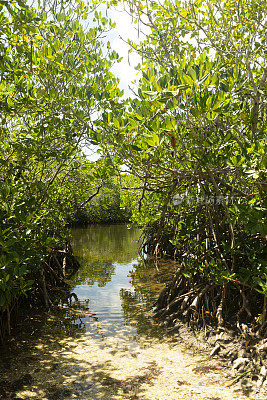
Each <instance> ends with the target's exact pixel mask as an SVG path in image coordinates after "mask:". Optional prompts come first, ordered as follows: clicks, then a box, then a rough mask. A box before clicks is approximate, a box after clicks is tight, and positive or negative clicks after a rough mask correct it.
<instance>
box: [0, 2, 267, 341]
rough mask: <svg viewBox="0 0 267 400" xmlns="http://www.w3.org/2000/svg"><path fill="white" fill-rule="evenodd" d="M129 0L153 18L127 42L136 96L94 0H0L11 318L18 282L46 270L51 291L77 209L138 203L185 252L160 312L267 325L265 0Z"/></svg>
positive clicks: (156, 231) (121, 216)
mask: <svg viewBox="0 0 267 400" xmlns="http://www.w3.org/2000/svg"><path fill="white" fill-rule="evenodd" d="M112 3H113V4H115V3H117V2H116V1H113V2H112ZM123 3H125V6H126V7H127V10H128V12H129V13H130V14H131V15H132V16H133V20H134V21H135V23H136V24H137V26H138V27H139V28H138V29H139V30H141V31H142V29H143V27H144V26H145V27H146V31H147V32H149V33H148V34H147V36H146V37H145V39H144V40H143V41H142V42H141V43H140V44H135V43H133V42H129V46H130V49H131V51H136V52H138V53H139V54H141V56H142V65H139V66H138V67H137V69H139V70H140V71H141V72H142V78H141V79H140V82H139V88H138V95H137V96H136V97H135V98H132V99H128V100H121V99H120V98H121V95H122V92H121V91H120V90H119V89H118V78H116V77H114V75H113V74H112V73H111V72H110V68H111V66H112V65H113V63H114V62H117V61H119V56H118V54H117V53H116V52H115V51H114V50H112V49H111V48H110V44H109V43H108V42H107V41H106V40H105V41H104V42H105V43H106V44H105V43H104V42H103V40H102V37H103V35H104V33H105V31H107V30H109V29H111V28H112V27H113V26H114V25H113V24H112V23H111V21H109V19H108V18H106V17H104V16H103V15H102V14H101V12H100V11H99V9H98V8H97V4H96V2H94V1H92V2H91V3H90V5H89V6H87V5H85V4H84V2H83V1H80V0H75V1H68V0H66V1H63V0H62V1H61V2H56V1H55V2H51V4H50V2H44V5H43V6H41V5H39V6H38V8H37V9H34V8H33V7H30V6H27V5H26V3H25V2H24V1H23V0H12V1H4V0H0V38H1V39H0V51H1V59H0V68H1V82H0V90H1V103H0V107H1V117H0V118H1V127H0V129H1V130H0V149H1V150H0V196H1V203H0V308H1V313H2V316H4V319H6V320H7V321H8V324H7V329H9V330H10V313H11V311H12V309H13V308H14V307H15V305H16V304H17V302H18V301H19V299H20V297H22V296H25V295H26V294H27V293H29V291H30V290H32V288H33V287H38V286H40V290H41V292H42V293H43V294H44V292H45V285H46V277H47V275H49V273H48V272H47V271H46V266H47V262H46V261H47V257H48V259H50V260H51V253H53V252H55V251H58V250H59V249H61V251H62V249H63V248H64V249H65V251H67V247H66V242H67V240H68V229H67V224H68V223H69V222H70V221H75V220H76V221H80V222H81V221H90V222H112V221H114V220H125V219H128V218H129V216H130V214H131V212H132V210H133V211H134V215H133V219H134V221H135V222H136V223H137V224H138V225H139V226H140V227H142V228H143V230H144V237H145V239H144V251H145V252H147V253H148V254H149V255H151V256H154V257H162V256H168V257H174V258H175V259H177V260H179V262H180V264H181V268H179V270H178V271H177V273H176V275H175V276H174V278H173V281H172V282H171V283H170V284H169V286H167V287H166V288H165V289H164V291H163V292H162V293H161V295H160V297H159V300H158V302H157V304H156V309H155V315H156V317H157V318H159V319H163V320H164V321H165V320H166V323H167V324H175V321H176V319H177V318H178V317H179V318H181V317H182V318H186V319H187V320H188V321H190V322H191V323H192V324H205V323H206V322H213V323H216V324H218V325H224V324H225V323H227V322H228V323H231V324H232V325H236V326H237V327H238V328H239V330H240V331H242V332H243V331H244V330H249V329H253V330H254V331H257V332H258V333H259V334H264V332H265V330H266V319H267V301H266V295H267V271H266V260H265V258H264V249H265V243H266V241H265V236H266V233H267V232H266V225H265V224H264V223H265V220H264V218H265V213H266V190H267V189H266V182H265V181H266V163H267V162H266V91H267V88H266V77H267V68H266V58H265V56H266V28H265V23H266V9H267V8H266V1H259V0H241V1H237V0H227V1H219V0H194V1H193V0H192V1H189V2H186V3H183V2H182V1H178V0H177V1H168V0H166V1H165V2H164V3H162V4H160V3H158V2H154V1H142V0H140V1H138V2H132V1H129V4H128V3H127V1H125V2H123ZM85 21H87V22H89V27H87V28H86V27H85ZM84 140H86V141H87V142H89V143H90V144H91V145H98V146H99V148H100V149H101V150H100V151H101V152H102V157H101V158H100V159H99V160H98V161H97V162H95V163H93V162H90V161H88V160H87V159H86V158H85V156H84V155H83V154H82V152H81V150H80V146H81V144H82V143H83V141H84ZM122 165H123V166H124V167H123V169H124V170H126V175H123V176H121V168H122ZM123 208H124V210H123ZM55 262H56V261H55ZM62 262H63V260H62ZM49 267H50V268H52V269H53V266H51V265H50V264H49ZM40 276H41V277H43V278H42V282H40V278H39V277H40ZM46 302H47V301H46ZM244 323H246V324H244ZM251 327H252V328H251ZM3 330H4V328H3V329H2V332H3Z"/></svg>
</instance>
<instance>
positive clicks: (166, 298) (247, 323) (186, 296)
mask: <svg viewBox="0 0 267 400" xmlns="http://www.w3.org/2000/svg"><path fill="white" fill-rule="evenodd" d="M251 293H252V290H251V288H248V287H245V286H240V285H236V284H235V283H232V282H227V283H226V284H224V285H222V286H220V285H215V284H214V283H212V282H204V281H203V280H202V281H201V280H200V279H198V277H196V278H195V280H192V279H191V280H190V279H187V278H186V277H185V276H183V275H182V272H181V269H180V270H178V271H177V272H176V274H175V276H174V278H173V279H172V280H171V281H170V282H169V284H167V286H166V287H165V288H164V289H163V290H162V291H161V293H160V294H159V297H158V300H157V301H156V302H155V304H154V308H153V310H152V316H153V317H154V318H155V319H156V320H157V321H158V322H159V323H160V324H161V325H163V326H167V327H168V328H169V329H168V331H172V329H173V330H176V329H178V326H179V321H184V322H187V323H188V324H189V325H190V326H191V327H192V328H193V329H194V328H195V327H197V326H198V327H201V326H202V327H204V328H205V329H206V327H207V325H215V326H217V327H222V328H226V327H227V326H229V325H231V327H232V328H233V329H235V328H236V330H239V332H240V333H241V334H242V335H243V336H246V337H248V336H249V337H252V336H254V337H255V335H256V334H257V336H263V335H265V334H266V329H267V321H266V315H267V300H266V297H264V296H263V295H261V294H260V293H253V295H252V294H251ZM261 303H262V306H260V310H262V315H261V317H262V324H261V325H259V324H258V323H256V320H257V317H258V310H259V304H261Z"/></svg>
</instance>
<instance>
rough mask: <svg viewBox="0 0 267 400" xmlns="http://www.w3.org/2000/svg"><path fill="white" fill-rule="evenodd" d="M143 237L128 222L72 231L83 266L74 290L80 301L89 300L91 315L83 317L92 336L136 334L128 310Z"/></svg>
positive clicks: (75, 248)
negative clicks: (130, 322) (126, 312)
mask: <svg viewBox="0 0 267 400" xmlns="http://www.w3.org/2000/svg"><path fill="white" fill-rule="evenodd" d="M139 237H140V231H139V230H138V229H136V228H131V229H128V228H127V226H126V225H111V226H95V225H94V226H89V227H87V228H77V229H73V230H72V246H73V250H74V254H75V255H76V256H77V257H79V259H80V262H81V265H82V266H81V268H80V269H79V271H78V272H77V274H76V275H75V277H74V278H73V280H72V286H74V287H73V293H75V294H76V295H77V297H78V300H79V302H80V304H86V303H88V309H89V310H88V311H89V313H88V314H89V315H88V316H86V315H85V317H84V318H83V319H82V322H83V324H84V326H85V329H86V333H87V334H88V335H93V336H99V335H100V336H102V337H104V336H110V335H113V334H114V333H115V332H116V333H118V332H120V333H126V332H127V333H128V334H135V333H136V328H135V327H132V326H131V325H127V324H126V321H125V312H124V309H125V307H127V305H126V304H125V303H126V302H127V299H128V297H129V296H130V297H132V298H134V299H136V296H135V290H134V287H133V286H132V283H131V272H133V270H134V268H135V265H138V262H139V263H140V260H138V247H139V243H138V239H139ZM74 304H75V302H74ZM90 313H92V314H93V315H92V316H91V315H90Z"/></svg>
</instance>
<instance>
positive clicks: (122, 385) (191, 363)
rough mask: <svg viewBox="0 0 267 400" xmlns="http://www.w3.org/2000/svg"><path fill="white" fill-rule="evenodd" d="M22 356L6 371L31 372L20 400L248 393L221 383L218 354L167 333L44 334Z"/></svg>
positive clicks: (224, 397)
mask: <svg viewBox="0 0 267 400" xmlns="http://www.w3.org/2000/svg"><path fill="white" fill-rule="evenodd" d="M26 359H27V360H28V361H27V362H25V358H23V357H21V359H20V360H19V361H17V364H16V368H15V369H14V370H13V373H12V376H13V379H14V378H15V377H17V376H18V371H23V372H24V373H30V374H31V375H32V377H33V383H32V384H31V385H29V386H28V387H25V388H24V390H22V391H20V392H18V393H17V396H18V398H21V399H25V400H26V399H39V400H40V399H43V400H59V399H65V400H69V399H80V400H83V399H84V400H85V399H86V400H88V399H91V400H97V399H105V400H115V399H116V400H122V399H128V400H165V399H166V400H167V399H168V400H178V399H183V400H202V399H203V400H204V399H205V400H233V399H239V400H242V399H248V397H246V396H245V395H244V394H242V392H241V391H240V390H239V388H238V387H237V386H235V385H233V386H231V387H225V386H226V384H227V383H229V382H230V381H231V377H230V376H229V375H228V372H227V368H225V367H224V366H223V365H222V364H220V362H219V361H218V360H210V359H209V358H208V356H207V354H205V353H203V352H200V351H198V352H196V351H195V352H193V350H191V349H186V347H185V346H184V345H183V344H182V343H179V342H176V343H175V342H174V341H171V340H170V339H168V340H167V341H164V342H163V341H160V340H156V339H153V340H152V339H151V340H147V339H140V340H139V341H132V340H129V338H124V337H123V336H120V335H114V336H113V337H109V338H105V340H104V342H103V341H102V340H96V339H95V338H90V337H88V336H83V337H80V338H79V339H76V340H71V339H66V338H65V339H62V340H61V341H59V342H53V340H52V339H51V338H50V339H46V341H43V340H40V341H39V343H38V344H36V345H35V346H34V347H33V348H32V354H31V356H29V353H27V357H26ZM23 366H24V368H23ZM15 370H17V371H15ZM12 376H11V375H10V373H9V374H8V376H7V377H8V378H12Z"/></svg>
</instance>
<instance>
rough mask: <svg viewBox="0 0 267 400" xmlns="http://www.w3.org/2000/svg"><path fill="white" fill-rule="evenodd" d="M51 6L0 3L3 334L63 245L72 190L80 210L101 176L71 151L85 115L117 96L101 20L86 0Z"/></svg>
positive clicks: (18, 0)
mask: <svg viewBox="0 0 267 400" xmlns="http://www.w3.org/2000/svg"><path fill="white" fill-rule="evenodd" d="M56 5H57V3H56V2H55V3H54V6H53V7H52V6H50V4H49V2H44V8H42V7H41V6H40V7H39V8H38V10H35V9H34V8H33V7H29V6H27V5H26V3H25V2H24V1H22V0H14V1H2V0H1V1H0V21H1V22H0V38H1V41H0V52H1V59H0V66H1V83H0V90H1V103H0V107H1V117H0V118H1V128H0V129H1V130H0V198H1V203H0V309H1V313H2V315H4V317H5V318H4V320H7V322H8V327H7V329H8V330H10V314H11V312H12V310H14V308H15V307H16V304H17V303H18V301H19V300H20V298H21V297H23V296H24V295H26V294H27V293H28V292H29V290H32V288H33V287H36V286H37V287H38V286H39V287H40V290H41V292H42V294H43V295H45V291H46V289H45V285H46V283H45V281H44V279H45V277H46V276H45V274H47V271H46V268H48V267H47V263H46V262H45V261H46V259H47V257H50V255H49V254H50V253H51V252H52V251H53V249H59V248H63V247H65V242H66V240H67V239H68V229H67V222H68V221H69V220H70V219H71V217H72V215H73V214H74V212H76V209H75V205H76V204H77V196H79V205H80V206H81V207H82V205H83V204H84V203H85V202H89V201H90V199H92V198H93V197H94V195H96V194H97V193H98V190H99V188H100V187H101V186H102V185H103V184H105V182H106V181H107V180H108V179H110V173H109V170H110V166H109V162H108V161H103V160H99V162H96V163H94V164H93V163H90V162H89V161H87V160H86V158H85V157H84V156H83V155H82V153H81V150H80V144H81V141H82V140H84V138H85V136H86V135H87V137H90V136H91V135H94V130H93V123H92V121H91V119H92V116H93V114H96V113H97V112H98V111H99V110H100V109H101V108H102V107H105V109H107V108H108V107H109V106H110V102H111V101H112V102H114V104H115V102H116V101H117V97H118V95H119V94H120V91H119V89H118V88H117V79H116V78H115V77H114V76H113V75H112V74H111V73H110V72H109V69H110V67H111V66H112V65H113V63H114V62H117V60H118V55H117V53H116V52H115V51H113V50H111V49H110V48H109V45H108V44H107V45H106V46H104V44H103V43H102V41H101V37H102V35H103V34H104V32H105V30H107V29H110V21H108V20H107V19H106V18H104V17H103V16H102V15H101V13H100V12H99V13H98V12H97V10H95V6H94V4H92V5H91V9H90V8H88V7H85V5H84V3H83V2H80V1H76V2H74V3H73V4H72V3H71V2H64V3H63V2H61V3H58V5H57V6H56ZM45 7H46V8H45ZM88 18H89V19H90V21H91V24H90V27H89V28H88V29H85V28H84V27H83V26H84V20H85V19H88ZM105 47H106V48H105ZM104 53H105V54H104ZM92 137H93V136H92ZM50 258H51V257H50ZM54 262H56V260H54ZM50 267H51V266H50ZM40 277H43V279H41V282H40ZM45 297H47V296H45ZM46 302H47V298H46ZM11 323H12V318H11ZM0 331H1V333H3V331H5V324H4V326H3V327H2V329H0Z"/></svg>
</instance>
